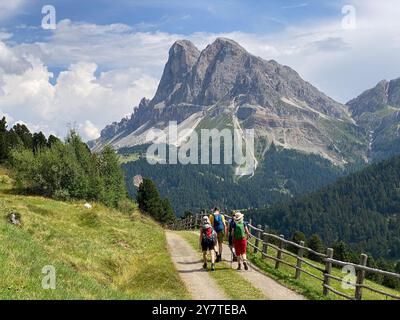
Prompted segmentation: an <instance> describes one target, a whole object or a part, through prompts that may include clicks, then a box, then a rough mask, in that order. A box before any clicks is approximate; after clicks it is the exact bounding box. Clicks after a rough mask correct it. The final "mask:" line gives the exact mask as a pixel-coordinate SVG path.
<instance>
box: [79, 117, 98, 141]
mask: <svg viewBox="0 0 400 320" xmlns="http://www.w3.org/2000/svg"><path fill="white" fill-rule="evenodd" d="M80 128H81V129H82V130H83V132H84V133H85V135H86V137H87V138H88V139H91V140H94V139H97V138H98V137H100V130H99V129H98V128H97V127H96V126H95V125H94V124H93V123H92V122H91V121H90V120H86V121H85V122H84V123H83V124H81V125H80Z"/></svg>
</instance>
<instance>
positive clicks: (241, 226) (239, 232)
mask: <svg viewBox="0 0 400 320" xmlns="http://www.w3.org/2000/svg"><path fill="white" fill-rule="evenodd" d="M233 220H234V223H235V224H234V226H233V228H232V234H233V246H234V248H235V254H236V257H237V262H238V267H237V270H242V266H241V263H243V266H244V269H245V270H248V269H249V267H248V265H247V255H246V250H247V238H248V237H250V232H249V228H248V226H247V225H246V224H245V223H244V216H243V214H242V213H241V212H236V213H235V215H234V216H233Z"/></svg>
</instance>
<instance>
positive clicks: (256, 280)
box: [222, 244, 305, 300]
mask: <svg viewBox="0 0 400 320" xmlns="http://www.w3.org/2000/svg"><path fill="white" fill-rule="evenodd" d="M222 259H223V260H226V261H227V263H229V264H230V262H231V251H230V249H229V247H228V246H227V245H226V244H224V247H223V251H222ZM233 267H234V268H236V267H237V264H236V263H235V262H234V263H233ZM238 272H239V273H240V275H241V276H242V277H243V278H245V279H246V280H247V281H249V282H250V283H251V284H252V285H253V286H254V287H255V288H257V289H259V290H260V291H261V292H262V293H263V294H264V295H265V296H266V297H268V299H269V300H304V299H305V298H304V297H303V296H302V295H300V294H298V293H296V292H294V291H292V290H290V289H288V288H286V287H285V286H283V285H281V284H280V283H278V282H276V281H275V280H273V279H271V278H269V277H267V276H266V275H265V274H264V273H263V272H262V271H261V270H260V269H258V268H257V267H256V266H254V265H253V264H251V265H250V270H249V271H244V270H242V271H238Z"/></svg>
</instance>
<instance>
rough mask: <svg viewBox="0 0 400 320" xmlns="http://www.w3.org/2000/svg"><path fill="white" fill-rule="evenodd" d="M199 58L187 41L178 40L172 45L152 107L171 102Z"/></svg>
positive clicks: (197, 50) (190, 43) (192, 45)
mask: <svg viewBox="0 0 400 320" xmlns="http://www.w3.org/2000/svg"><path fill="white" fill-rule="evenodd" d="M199 56H200V51H199V49H197V48H196V46H195V45H194V44H193V43H192V42H190V41H188V40H178V41H176V42H175V43H174V44H173V45H172V47H171V49H170V50H169V57H168V61H167V64H166V65H165V68H164V72H163V75H162V77H161V80H160V83H159V86H158V89H157V92H156V95H155V96H154V98H153V100H152V104H153V105H156V104H158V103H160V102H168V101H170V100H171V98H172V96H173V95H174V93H175V92H176V91H178V90H179V89H180V88H181V87H182V85H183V84H184V81H185V78H186V75H187V74H188V73H189V72H190V71H191V70H192V68H193V66H194V65H195V64H196V62H197V59H198V58H199Z"/></svg>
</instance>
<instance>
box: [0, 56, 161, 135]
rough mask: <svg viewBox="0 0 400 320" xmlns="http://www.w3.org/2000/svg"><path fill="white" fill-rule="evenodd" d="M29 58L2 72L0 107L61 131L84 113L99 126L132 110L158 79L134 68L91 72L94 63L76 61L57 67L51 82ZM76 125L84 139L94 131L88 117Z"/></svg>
mask: <svg viewBox="0 0 400 320" xmlns="http://www.w3.org/2000/svg"><path fill="white" fill-rule="evenodd" d="M28 61H29V62H30V64H31V67H30V68H29V69H27V70H25V71H24V72H22V73H21V74H17V73H5V72H2V73H1V75H0V78H1V79H2V81H1V83H0V88H1V92H0V109H1V110H3V111H4V112H5V113H8V114H10V115H11V116H12V117H13V118H14V119H21V120H22V121H24V122H26V123H28V124H35V125H37V126H38V128H40V130H43V131H44V132H46V133H52V132H54V133H55V134H57V135H59V136H64V135H65V132H66V130H67V127H68V126H75V125H76V124H80V123H85V121H86V120H88V119H90V122H91V123H92V124H93V127H97V128H102V127H104V126H105V125H107V124H108V123H110V122H112V121H117V120H119V119H120V118H121V115H126V114H129V113H132V110H133V107H134V106H135V105H137V104H138V103H139V101H140V99H141V98H142V97H143V96H148V97H151V96H152V95H153V94H154V92H155V89H156V86H157V82H158V81H157V79H155V78H152V77H150V76H147V75H143V73H142V72H140V71H139V70H137V69H122V70H112V71H108V72H102V73H100V75H98V76H97V77H96V75H95V72H96V70H97V65H96V64H95V63H90V62H79V63H75V64H71V65H70V67H69V68H68V69H67V70H65V71H63V72H61V73H60V74H59V76H58V78H57V81H56V83H55V85H52V84H51V83H50V78H52V77H53V75H52V73H51V72H49V71H48V69H47V67H46V66H45V65H44V64H43V63H42V62H41V61H40V60H39V59H37V58H33V57H30V58H29V60H28ZM30 127H32V125H31V126H30ZM79 129H82V132H81V133H82V135H83V137H84V138H85V139H91V138H92V137H93V135H94V130H88V125H87V123H86V126H84V127H81V128H79ZM91 129H93V128H91Z"/></svg>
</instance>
